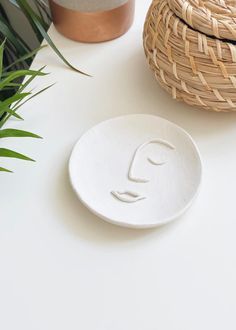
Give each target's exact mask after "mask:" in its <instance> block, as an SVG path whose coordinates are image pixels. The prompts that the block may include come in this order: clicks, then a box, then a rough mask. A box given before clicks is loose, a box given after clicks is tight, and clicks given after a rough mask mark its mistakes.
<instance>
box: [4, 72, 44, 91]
mask: <svg viewBox="0 0 236 330" xmlns="http://www.w3.org/2000/svg"><path fill="white" fill-rule="evenodd" d="M45 75H46V73H44V72H41V71H34V70H17V71H10V72H8V73H7V76H6V78H5V79H3V80H1V81H0V90H1V89H3V88H4V87H5V86H7V84H8V83H10V82H12V81H14V80H15V79H17V78H20V77H25V76H34V77H36V76H45Z"/></svg>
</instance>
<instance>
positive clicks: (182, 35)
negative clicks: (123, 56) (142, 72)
mask: <svg viewBox="0 0 236 330" xmlns="http://www.w3.org/2000/svg"><path fill="white" fill-rule="evenodd" d="M235 44H236V1H232V0H231V1H230V0H229V1H226V0H214V1H206V0H205V1H203V0H189V1H186V0H153V2H152V4H151V7H150V9H149V11H148V14H147V17H146V21H145V26H144V49H145V53H146V56H147V59H148V62H149V64H150V67H151V69H152V70H153V71H154V73H155V76H156V79H157V80H158V81H159V83H160V84H161V85H162V86H163V87H164V88H165V89H166V90H167V91H168V92H169V93H170V94H172V96H173V98H174V99H177V100H182V101H185V102H186V103H188V104H190V105H194V106H200V107H202V108H204V109H208V110H215V111H236V45H235Z"/></svg>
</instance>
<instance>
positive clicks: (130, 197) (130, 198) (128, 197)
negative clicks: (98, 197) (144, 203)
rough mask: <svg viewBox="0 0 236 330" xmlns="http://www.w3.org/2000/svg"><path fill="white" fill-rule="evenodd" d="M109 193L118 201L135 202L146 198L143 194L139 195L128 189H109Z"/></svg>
mask: <svg viewBox="0 0 236 330" xmlns="http://www.w3.org/2000/svg"><path fill="white" fill-rule="evenodd" d="M111 194H112V195H113V196H114V197H115V198H117V199H119V200H120V201H122V202H125V203H135V202H138V201H141V200H143V199H145V198H146V197H145V196H141V195H139V194H137V193H136V192H133V191H128V190H126V191H124V192H120V191H111Z"/></svg>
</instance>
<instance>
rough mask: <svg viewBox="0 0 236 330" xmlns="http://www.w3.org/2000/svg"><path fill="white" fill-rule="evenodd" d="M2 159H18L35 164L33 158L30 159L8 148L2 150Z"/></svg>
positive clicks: (0, 153) (0, 149)
mask: <svg viewBox="0 0 236 330" xmlns="http://www.w3.org/2000/svg"><path fill="white" fill-rule="evenodd" d="M0 157H8V158H18V159H22V160H29V161H31V162H34V160H33V159H32V158H29V157H27V156H25V155H23V154H20V153H19V152H16V151H13V150H10V149H6V148H0Z"/></svg>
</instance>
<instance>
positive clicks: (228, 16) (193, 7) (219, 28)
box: [167, 0, 236, 41]
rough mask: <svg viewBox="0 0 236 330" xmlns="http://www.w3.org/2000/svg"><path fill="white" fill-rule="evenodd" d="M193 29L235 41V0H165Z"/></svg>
mask: <svg viewBox="0 0 236 330" xmlns="http://www.w3.org/2000/svg"><path fill="white" fill-rule="evenodd" d="M167 1H168V4H169V7H170V8H171V9H172V10H173V12H174V13H175V14H176V15H177V16H178V17H179V18H181V19H182V20H184V21H185V22H186V23H187V24H188V25H189V26H191V27H192V28H193V29H195V30H197V31H199V32H203V33H204V34H207V35H209V36H214V37H216V38H218V39H228V40H235V41H236V0H208V1H207V0H167Z"/></svg>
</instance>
